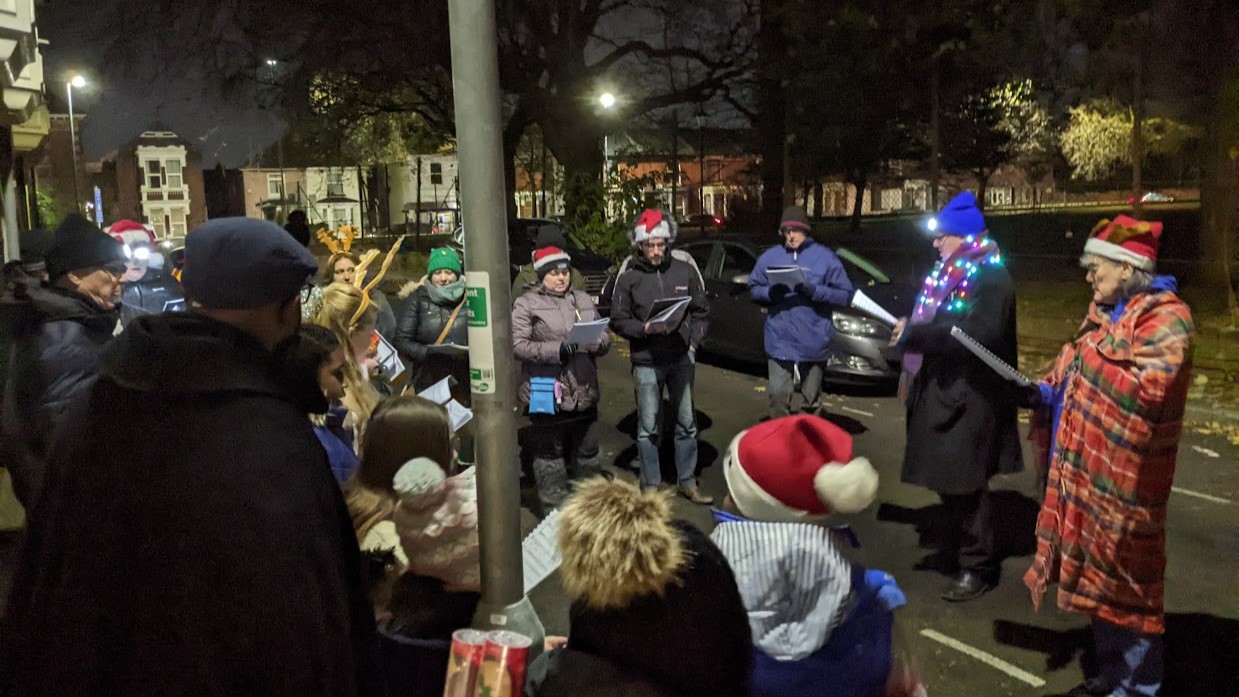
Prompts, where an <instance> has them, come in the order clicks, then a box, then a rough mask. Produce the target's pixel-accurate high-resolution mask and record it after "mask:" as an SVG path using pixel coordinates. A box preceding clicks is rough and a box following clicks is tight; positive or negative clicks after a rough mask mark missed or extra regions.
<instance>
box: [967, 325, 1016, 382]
mask: <svg viewBox="0 0 1239 697" xmlns="http://www.w3.org/2000/svg"><path fill="white" fill-rule="evenodd" d="M951 336H953V337H955V339H956V340H957V341H959V343H961V344H963V345H964V348H966V349H968V350H969V351H972V353H973V354H975V355H976V357H977V358H980V359H981V361H982V362H983V363H985V365H988V366H989V367H990V368H992V369H993V371H994V372H995V373H998V374H999V375H1001V376H1003V377H1004V378H1006V379H1008V380H1010V381H1011V382H1014V383H1016V384H1017V385H1020V386H1023V387H1027V386H1028V385H1031V384H1032V380H1029V379H1028V377H1027V376H1025V375H1024V374H1023V373H1021V372H1020V371H1018V370H1016V369H1015V368H1013V367H1011V366H1010V365H1009V364H1008V363H1007V362H1006V361H1004V360H1002V359H1001V358H999V357H998V356H995V355H994V354H993V353H991V352H990V350H989V349H987V348H985V347H984V346H982V345H981V343H980V342H978V341H977V340H976V339H974V338H972V337H970V336H968V333H967V332H965V331H964V330H962V329H960V328H959V327H951Z"/></svg>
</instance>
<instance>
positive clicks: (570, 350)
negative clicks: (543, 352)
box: [559, 343, 576, 363]
mask: <svg viewBox="0 0 1239 697" xmlns="http://www.w3.org/2000/svg"><path fill="white" fill-rule="evenodd" d="M574 353H576V344H569V343H563V344H560V345H559V362H560V363H567V362H568V361H570V360H572V354H574Z"/></svg>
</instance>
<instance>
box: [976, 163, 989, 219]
mask: <svg viewBox="0 0 1239 697" xmlns="http://www.w3.org/2000/svg"><path fill="white" fill-rule="evenodd" d="M991 173H992V172H991V171H990V170H986V169H978V170H977V171H976V172H974V173H973V174H975V175H976V177H977V208H979V209H981V210H985V202H986V200H987V199H986V198H985V194H986V193H987V192H988V191H989V177H990V174H991Z"/></svg>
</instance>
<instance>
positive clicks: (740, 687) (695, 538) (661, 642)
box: [559, 477, 753, 697]
mask: <svg viewBox="0 0 1239 697" xmlns="http://www.w3.org/2000/svg"><path fill="white" fill-rule="evenodd" d="M560 515H561V518H560V528H559V546H560V549H561V551H562V552H563V565H562V566H561V567H560V573H561V576H562V579H563V586H564V591H565V593H566V594H567V595H568V597H569V599H570V600H571V601H572V606H571V608H570V609H569V622H570V624H571V628H570V631H571V636H572V648H573V649H574V650H578V651H584V652H586V653H590V654H593V655H595V656H598V657H600V658H604V659H606V660H608V661H610V662H612V663H614V664H616V665H618V666H621V667H623V668H625V669H627V670H631V671H634V672H636V673H639V674H641V675H643V676H644V677H645V678H646V679H648V680H651V681H653V682H656V683H659V684H660V685H662V686H664V687H666V688H668V689H669V690H671V691H673V692H675V693H677V694H680V695H684V697H695V696H697V695H700V696H701V697H705V696H706V695H710V696H718V695H722V696H729V695H731V696H735V697H742V696H744V695H748V694H749V679H750V675H751V672H752V661H753V643H752V635H751V633H750V630H749V619H748V613H747V612H746V611H745V609H744V601H743V600H742V599H741V598H740V591H739V589H738V588H737V587H736V577H735V575H734V574H733V573H732V571H731V566H730V565H728V563H727V559H726V557H724V556H723V553H722V552H721V551H719V549H718V547H716V546H715V545H714V543H713V542H712V541H711V540H710V538H709V537H707V536H706V535H705V534H704V533H702V532H701V531H700V530H698V529H697V528H695V527H693V526H692V525H691V524H689V523H687V522H685V521H682V520H672V518H671V501H670V497H669V495H668V494H667V493H665V492H663V493H653V492H651V493H643V492H641V491H639V490H638V489H637V488H636V487H635V486H633V485H632V484H629V483H627V482H622V481H607V480H605V479H603V478H601V477H598V478H595V479H592V480H588V481H585V482H582V483H581V484H579V485H578V487H577V491H576V493H575V494H574V495H573V496H572V498H570V499H569V500H568V502H567V503H566V504H565V505H564V507H563V509H562V510H561V513H560ZM650 637H658V641H651V640H650ZM668 647H672V648H671V649H670V650H669V648H668Z"/></svg>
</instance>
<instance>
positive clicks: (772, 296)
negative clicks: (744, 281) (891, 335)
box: [749, 239, 852, 362]
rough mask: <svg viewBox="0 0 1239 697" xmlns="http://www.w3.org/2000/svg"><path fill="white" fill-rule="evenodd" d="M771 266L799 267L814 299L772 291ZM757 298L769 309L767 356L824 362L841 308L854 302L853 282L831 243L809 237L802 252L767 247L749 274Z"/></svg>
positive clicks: (783, 289) (791, 291)
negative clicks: (837, 312)
mask: <svg viewBox="0 0 1239 697" xmlns="http://www.w3.org/2000/svg"><path fill="white" fill-rule="evenodd" d="M772 266H799V267H800V268H801V269H802V270H803V273H804V277H805V283H806V284H808V285H811V286H812V292H811V293H810V294H809V295H802V294H801V292H800V291H798V290H796V289H795V288H787V287H785V286H779V287H778V288H772V287H771V286H770V278H769V277H768V276H767V274H766V272H767V270H768V269H769V268H770V267H772ZM749 290H750V292H751V293H752V295H753V300H754V301H756V302H758V303H760V304H762V305H766V306H768V307H769V308H770V314H769V316H768V317H767V318H766V355H768V356H770V357H771V358H773V359H775V360H780V361H796V362H800V361H813V362H820V361H825V360H826V359H827V357H829V355H830V337H831V335H832V334H833V333H834V325H833V324H832V319H831V318H832V314H833V312H832V311H833V310H834V308H836V307H847V306H848V305H849V304H850V303H851V302H852V282H851V281H850V280H849V279H848V275H847V272H846V271H844V270H843V264H842V263H841V262H840V261H839V257H837V256H835V253H834V252H832V251H830V249H829V248H828V247H826V245H823V244H817V243H816V242H814V241H813V240H812V239H805V241H804V243H803V244H802V245H801V246H800V248H799V249H795V250H791V249H788V248H787V247H785V246H783V245H779V246H777V247H771V248H770V249H767V250H766V251H765V252H764V253H763V254H762V255H761V257H760V258H759V259H758V260H757V266H755V267H753V273H752V274H750V275H749Z"/></svg>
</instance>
